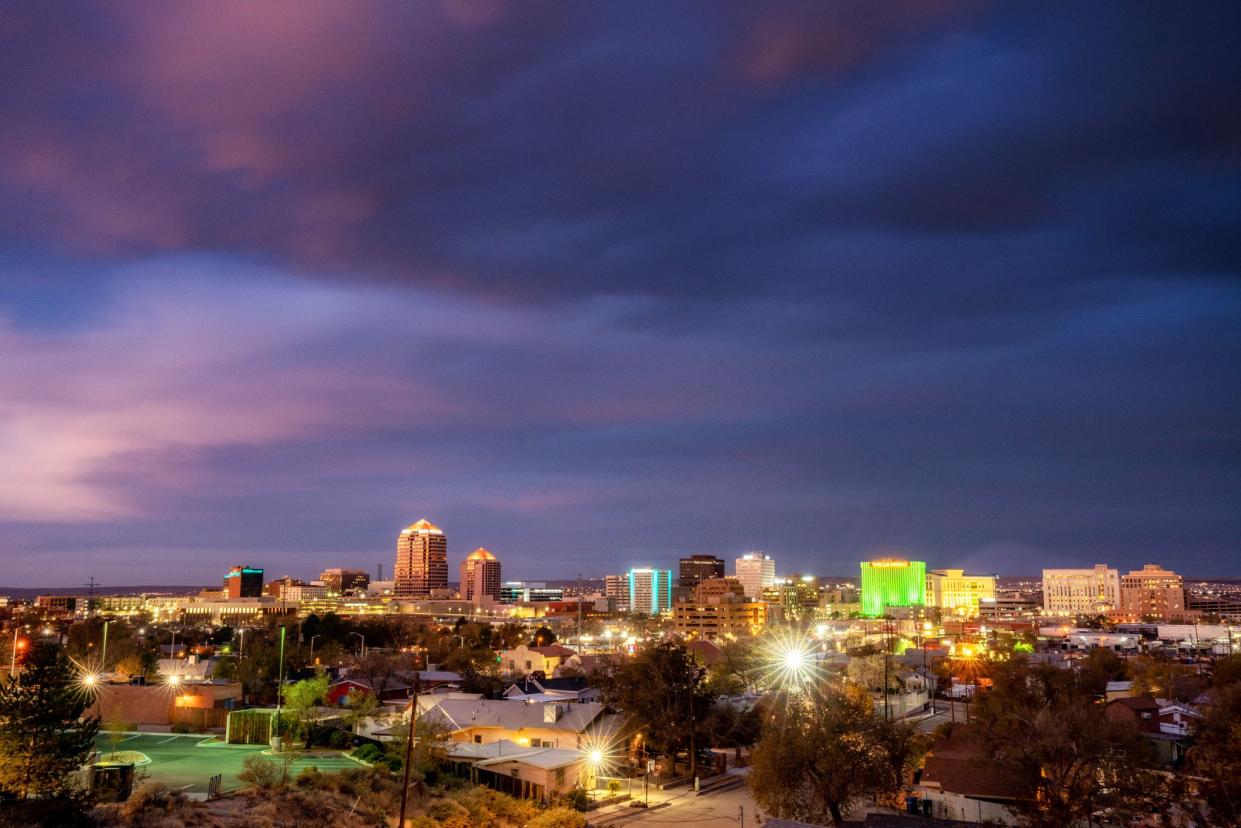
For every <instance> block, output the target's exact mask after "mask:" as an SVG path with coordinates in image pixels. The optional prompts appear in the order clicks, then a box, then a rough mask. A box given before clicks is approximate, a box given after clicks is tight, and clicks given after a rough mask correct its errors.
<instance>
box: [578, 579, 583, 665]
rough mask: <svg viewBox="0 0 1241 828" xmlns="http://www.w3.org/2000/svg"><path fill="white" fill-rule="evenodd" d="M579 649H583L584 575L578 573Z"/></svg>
mask: <svg viewBox="0 0 1241 828" xmlns="http://www.w3.org/2000/svg"><path fill="white" fill-rule="evenodd" d="M577 649H578V650H579V651H580V650H581V649H582V573H580V572H579V573H577Z"/></svg>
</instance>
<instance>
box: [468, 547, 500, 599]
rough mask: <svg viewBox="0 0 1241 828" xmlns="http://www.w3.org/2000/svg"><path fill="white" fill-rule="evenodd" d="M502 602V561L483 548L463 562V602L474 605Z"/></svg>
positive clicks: (476, 550)
mask: <svg viewBox="0 0 1241 828" xmlns="http://www.w3.org/2000/svg"><path fill="white" fill-rule="evenodd" d="M488 599H490V600H491V601H495V602H499V600H500V561H499V560H498V559H497V558H496V556H495V555H493V554H491V553H490V552H488V551H487V550H486V549H484V548H482V547H481V546H480V547H478V548H477V549H475V550H474V551H473V552H471V553H470V554H469V556H468V557H467V558H466V559H465V560H464V561H462V562H461V600H463V601H471V602H473V603H474V604H484V603H487V601H488Z"/></svg>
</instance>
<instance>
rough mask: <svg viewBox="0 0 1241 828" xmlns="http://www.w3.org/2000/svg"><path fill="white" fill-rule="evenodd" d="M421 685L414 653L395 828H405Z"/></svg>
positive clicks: (416, 656)
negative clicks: (411, 690)
mask: <svg viewBox="0 0 1241 828" xmlns="http://www.w3.org/2000/svg"><path fill="white" fill-rule="evenodd" d="M354 635H357V633H354ZM363 640H365V639H363ZM363 646H365V644H364V645H363ZM421 684H422V677H421V675H419V673H418V655H417V653H415V654H414V688H413V690H414V694H413V696H411V697H410V700H409V737H408V739H407V740H406V743H405V779H404V781H403V782H402V784H401V817H400V819H399V820H398V821H397V828H405V808H406V806H407V805H408V803H409V770H410V767H411V766H412V765H413V764H414V732H415V730H416V725H417V722H418V689H419V686H420V685H421Z"/></svg>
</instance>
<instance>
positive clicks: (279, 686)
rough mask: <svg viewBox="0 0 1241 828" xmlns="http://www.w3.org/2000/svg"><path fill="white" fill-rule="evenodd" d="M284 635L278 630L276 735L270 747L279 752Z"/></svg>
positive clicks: (283, 632)
mask: <svg viewBox="0 0 1241 828" xmlns="http://www.w3.org/2000/svg"><path fill="white" fill-rule="evenodd" d="M284 635H285V628H284V627H281V628H280V677H279V679H278V680H277V682H276V735H275V736H274V737H273V738H272V740H271V741H272V747H273V748H275V749H277V750H279V749H280V748H281V744H280V704H281V702H282V701H284Z"/></svg>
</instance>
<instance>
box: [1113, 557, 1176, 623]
mask: <svg viewBox="0 0 1241 828" xmlns="http://www.w3.org/2000/svg"><path fill="white" fill-rule="evenodd" d="M1120 611H1121V613H1122V614H1123V615H1124V616H1125V617H1126V618H1128V619H1130V620H1132V621H1145V620H1147V619H1150V620H1152V621H1167V620H1168V619H1170V618H1177V617H1180V616H1182V615H1184V614H1185V582H1184V580H1183V579H1182V578H1181V576H1180V575H1177V574H1176V573H1175V572H1171V571H1169V570H1167V569H1164V568H1163V567H1162V566H1160V565H1159V564H1147V565H1146V566H1144V567H1142V568H1141V569H1135V570H1133V571H1131V572H1130V573H1129V574H1128V575H1124V576H1122V577H1121V579H1120Z"/></svg>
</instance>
